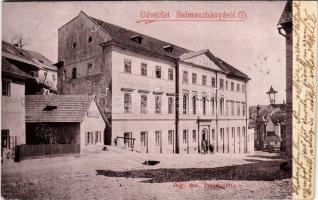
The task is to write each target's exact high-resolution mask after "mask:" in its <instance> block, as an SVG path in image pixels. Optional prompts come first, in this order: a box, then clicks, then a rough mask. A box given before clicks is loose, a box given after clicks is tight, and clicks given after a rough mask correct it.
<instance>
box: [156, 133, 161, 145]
mask: <svg viewBox="0 0 318 200" xmlns="http://www.w3.org/2000/svg"><path fill="white" fill-rule="evenodd" d="M160 133H161V131H156V132H155V140H156V146H160Z"/></svg>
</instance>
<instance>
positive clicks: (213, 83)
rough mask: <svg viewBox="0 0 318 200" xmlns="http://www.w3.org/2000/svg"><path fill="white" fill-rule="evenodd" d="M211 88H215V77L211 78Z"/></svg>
mask: <svg viewBox="0 0 318 200" xmlns="http://www.w3.org/2000/svg"><path fill="white" fill-rule="evenodd" d="M212 87H213V88H215V87H216V81H215V77H212Z"/></svg>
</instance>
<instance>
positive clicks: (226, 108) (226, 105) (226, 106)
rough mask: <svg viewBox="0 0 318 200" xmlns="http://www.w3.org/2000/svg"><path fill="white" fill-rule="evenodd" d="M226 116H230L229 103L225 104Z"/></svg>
mask: <svg viewBox="0 0 318 200" xmlns="http://www.w3.org/2000/svg"><path fill="white" fill-rule="evenodd" d="M225 115H226V116H228V115H229V102H228V101H226V102H225Z"/></svg>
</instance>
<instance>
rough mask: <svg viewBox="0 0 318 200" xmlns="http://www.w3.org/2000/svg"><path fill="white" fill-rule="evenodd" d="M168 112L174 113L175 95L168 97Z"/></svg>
mask: <svg viewBox="0 0 318 200" xmlns="http://www.w3.org/2000/svg"><path fill="white" fill-rule="evenodd" d="M168 114H173V97H168Z"/></svg>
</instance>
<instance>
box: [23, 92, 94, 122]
mask: <svg viewBox="0 0 318 200" xmlns="http://www.w3.org/2000/svg"><path fill="white" fill-rule="evenodd" d="M93 100H94V96H92V95H91V96H89V95H26V96H25V114H26V118H25V120H26V122H29V123H34V122H82V121H83V120H84V118H85V116H86V115H87V111H88V109H89V107H90V105H91V103H92V101H93Z"/></svg>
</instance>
